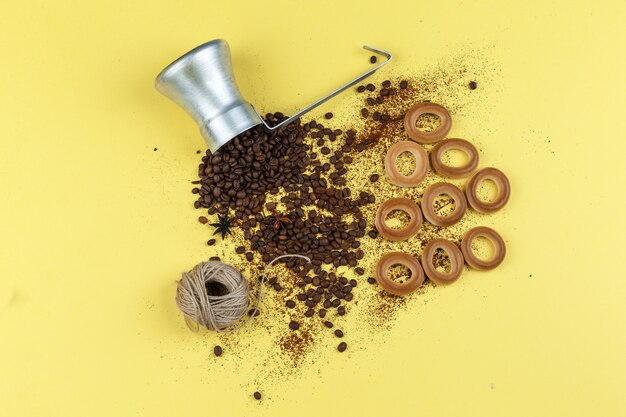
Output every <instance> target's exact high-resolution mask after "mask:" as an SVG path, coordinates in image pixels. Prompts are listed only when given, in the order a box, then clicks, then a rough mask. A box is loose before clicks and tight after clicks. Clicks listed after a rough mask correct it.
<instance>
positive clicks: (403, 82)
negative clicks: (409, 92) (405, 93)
mask: <svg viewBox="0 0 626 417" xmlns="http://www.w3.org/2000/svg"><path fill="white" fill-rule="evenodd" d="M408 87H409V82H408V81H406V80H402V81H400V88H401V89H403V90H406V89H407V88H408Z"/></svg>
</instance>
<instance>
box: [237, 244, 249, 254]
mask: <svg viewBox="0 0 626 417" xmlns="http://www.w3.org/2000/svg"><path fill="white" fill-rule="evenodd" d="M245 252H246V248H245V246H238V247H237V248H235V253H238V254H242V253H245Z"/></svg>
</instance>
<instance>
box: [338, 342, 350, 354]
mask: <svg viewBox="0 0 626 417" xmlns="http://www.w3.org/2000/svg"><path fill="white" fill-rule="evenodd" d="M347 347H348V344H347V343H346V342H341V343H339V345H338V346H337V350H338V351H339V352H343V351H345V350H346V348H347Z"/></svg>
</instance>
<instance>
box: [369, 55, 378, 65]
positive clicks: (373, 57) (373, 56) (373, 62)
mask: <svg viewBox="0 0 626 417" xmlns="http://www.w3.org/2000/svg"><path fill="white" fill-rule="evenodd" d="M377 60H378V58H376V56H375V55H372V56H371V57H370V64H375V63H376V61H377Z"/></svg>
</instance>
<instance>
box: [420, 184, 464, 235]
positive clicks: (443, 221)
mask: <svg viewBox="0 0 626 417" xmlns="http://www.w3.org/2000/svg"><path fill="white" fill-rule="evenodd" d="M442 194H445V195H448V196H450V198H452V199H453V200H454V206H455V207H454V211H453V212H452V213H451V214H450V215H448V216H440V215H439V214H437V213H435V209H434V207H433V203H434V202H435V199H436V198H437V197H438V196H440V195H442ZM466 210H467V201H466V200H465V195H464V194H463V192H462V191H461V190H459V189H458V188H456V187H455V186H454V185H452V184H450V183H448V182H436V183H434V184H431V185H430V186H429V187H428V188H426V191H424V195H423V196H422V213H423V214H424V217H425V218H426V220H428V221H429V222H431V223H432V224H434V225H435V226H451V225H453V224H454V223H456V222H458V221H459V220H461V218H462V217H463V215H464V214H465V211H466Z"/></svg>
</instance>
